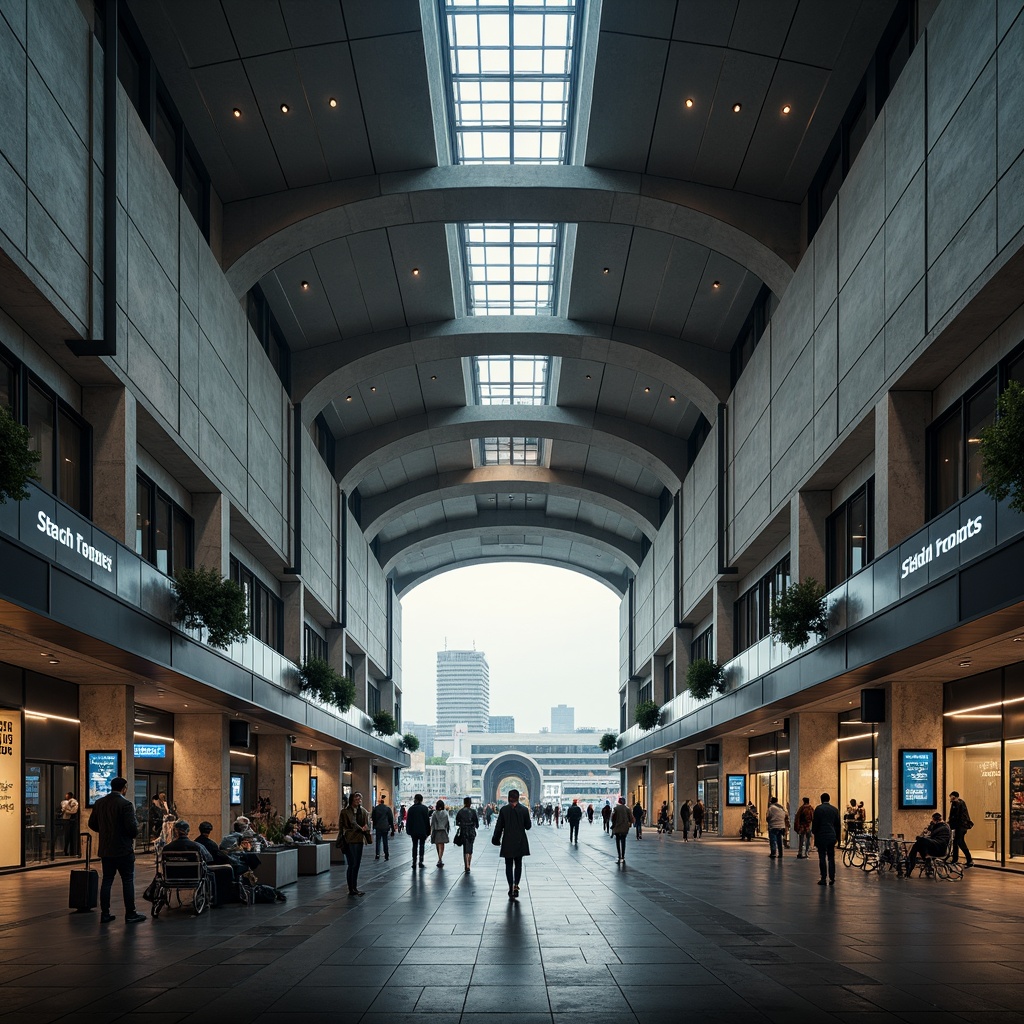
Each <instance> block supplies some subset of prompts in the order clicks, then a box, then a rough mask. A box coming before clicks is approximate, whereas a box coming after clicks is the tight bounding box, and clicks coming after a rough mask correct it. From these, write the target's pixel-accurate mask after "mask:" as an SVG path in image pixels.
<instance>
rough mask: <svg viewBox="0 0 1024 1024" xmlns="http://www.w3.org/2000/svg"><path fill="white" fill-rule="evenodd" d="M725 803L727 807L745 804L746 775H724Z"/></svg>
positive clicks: (744, 805) (743, 805)
mask: <svg viewBox="0 0 1024 1024" xmlns="http://www.w3.org/2000/svg"><path fill="white" fill-rule="evenodd" d="M725 803H726V806H728V807H746V806H747V777H746V775H726V777H725Z"/></svg>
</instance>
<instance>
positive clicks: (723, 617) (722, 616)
mask: <svg viewBox="0 0 1024 1024" xmlns="http://www.w3.org/2000/svg"><path fill="white" fill-rule="evenodd" d="M736 589H737V584H735V583H732V582H729V581H728V580H719V581H718V582H717V583H715V594H714V600H715V661H717V662H718V663H719V665H724V664H725V663H726V662H727V661H730V660H731V659H732V657H733V655H734V654H735V653H736V651H735V649H734V643H735V632H734V630H733V605H734V604H735V603H736V596H737V594H736Z"/></svg>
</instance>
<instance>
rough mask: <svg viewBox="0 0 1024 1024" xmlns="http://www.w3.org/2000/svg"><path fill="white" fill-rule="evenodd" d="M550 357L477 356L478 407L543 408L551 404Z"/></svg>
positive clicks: (475, 361) (475, 366)
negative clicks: (548, 401) (546, 404)
mask: <svg viewBox="0 0 1024 1024" xmlns="http://www.w3.org/2000/svg"><path fill="white" fill-rule="evenodd" d="M550 367H551V359H550V357H549V356H477V357H476V359H475V360H474V371H475V374H476V380H475V384H476V400H477V403H478V404H479V405H544V404H545V403H546V402H547V400H548V371H549V370H550Z"/></svg>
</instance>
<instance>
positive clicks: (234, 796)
mask: <svg viewBox="0 0 1024 1024" xmlns="http://www.w3.org/2000/svg"><path fill="white" fill-rule="evenodd" d="M241 802H242V776H241V775H232V776H231V806H232V807H237V806H238V805H239V804H240V803H241Z"/></svg>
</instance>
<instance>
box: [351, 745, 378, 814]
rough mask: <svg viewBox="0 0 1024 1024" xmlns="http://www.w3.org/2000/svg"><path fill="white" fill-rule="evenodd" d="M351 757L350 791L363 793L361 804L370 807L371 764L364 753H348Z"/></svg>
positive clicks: (371, 789) (371, 794) (371, 791)
mask: <svg viewBox="0 0 1024 1024" xmlns="http://www.w3.org/2000/svg"><path fill="white" fill-rule="evenodd" d="M349 757H351V758H352V792H353V793H362V794H363V806H364V807H371V806H372V801H373V765H372V759H371V758H369V757H367V756H366V755H361V756H360V755H356V754H351V753H350V754H349Z"/></svg>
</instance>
